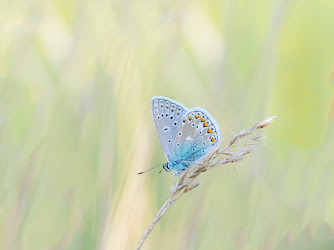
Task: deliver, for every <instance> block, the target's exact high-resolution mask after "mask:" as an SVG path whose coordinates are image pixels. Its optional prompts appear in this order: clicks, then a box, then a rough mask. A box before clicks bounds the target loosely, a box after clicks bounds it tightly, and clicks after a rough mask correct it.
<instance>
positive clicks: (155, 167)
mask: <svg viewBox="0 0 334 250" xmlns="http://www.w3.org/2000/svg"><path fill="white" fill-rule="evenodd" d="M161 165H164V163H163V164H159V165H156V166H154V167H153V168H156V167H159V166H161ZM153 168H150V169H147V170H145V171H143V172H139V173H137V174H143V173H146V172H148V171H150V170H152V169H153ZM161 171H162V169H161ZM161 171H160V172H161Z"/></svg>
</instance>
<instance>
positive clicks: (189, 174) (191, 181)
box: [136, 116, 276, 250]
mask: <svg viewBox="0 0 334 250" xmlns="http://www.w3.org/2000/svg"><path fill="white" fill-rule="evenodd" d="M275 117H276V116H270V117H268V118H267V119H265V120H264V121H262V122H258V123H256V124H255V125H254V126H253V127H251V128H250V129H249V130H245V129H243V130H242V131H241V132H239V133H238V134H236V135H235V136H234V137H233V138H232V140H230V142H229V143H228V144H227V145H226V146H225V147H224V148H223V149H221V150H219V149H218V150H217V151H216V152H214V153H213V154H212V155H209V156H208V157H207V158H206V159H205V160H204V161H203V162H201V163H194V164H193V165H194V166H190V167H188V168H187V169H186V171H184V173H183V174H182V176H181V178H180V180H179V181H178V183H176V186H175V188H173V190H172V192H171V193H170V195H169V197H168V199H167V201H166V202H165V204H164V205H163V206H162V207H161V208H160V210H159V211H158V213H157V214H156V216H155V217H154V220H153V222H152V224H151V225H150V226H149V227H148V228H146V230H145V231H144V233H143V235H142V237H141V238H140V239H139V240H138V243H137V248H136V249H137V250H139V249H141V247H142V246H143V244H144V243H145V241H146V240H147V237H148V236H149V234H150V233H151V232H152V230H153V228H154V226H155V225H156V224H157V223H158V222H159V221H160V219H161V218H162V216H163V215H164V214H166V213H167V211H168V210H169V209H170V208H171V207H172V206H173V205H174V204H175V203H176V202H177V200H178V199H179V198H180V197H181V196H182V195H184V194H185V193H187V192H189V191H191V190H193V189H194V188H196V187H197V186H199V185H200V182H199V181H198V180H197V177H198V176H199V175H200V174H202V173H204V172H206V171H208V170H210V169H212V168H215V167H218V166H221V165H224V164H227V163H233V166H234V168H235V164H236V163H237V162H239V161H242V160H243V159H244V158H245V156H246V155H248V154H249V153H252V152H254V150H255V149H257V148H258V146H257V145H255V143H256V142H259V141H262V140H265V139H266V137H263V136H256V137H254V138H251V139H250V140H248V141H246V142H245V143H244V144H243V145H241V146H239V147H236V146H235V144H236V143H237V142H238V141H239V140H241V139H243V138H245V137H247V136H249V135H251V134H253V133H254V132H255V131H256V130H259V129H263V128H265V127H267V126H268V125H270V124H271V123H272V122H273V121H274V118H275ZM235 149H239V150H238V152H234V151H235ZM224 155H225V156H226V155H227V156H228V157H227V158H224V157H223V156H224Z"/></svg>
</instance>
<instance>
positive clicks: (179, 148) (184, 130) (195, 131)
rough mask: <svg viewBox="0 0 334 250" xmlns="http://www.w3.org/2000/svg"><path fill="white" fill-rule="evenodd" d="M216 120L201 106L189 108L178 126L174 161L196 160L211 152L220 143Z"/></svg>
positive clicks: (190, 161)
mask: <svg viewBox="0 0 334 250" xmlns="http://www.w3.org/2000/svg"><path fill="white" fill-rule="evenodd" d="M221 140H222V138H221V135H220V128H219V125H218V123H217V122H216V120H215V119H214V118H213V117H212V116H211V115H210V114H209V112H207V111H206V110H204V109H203V108H200V107H195V108H191V109H190V110H189V111H188V113H187V114H186V115H185V116H184V117H183V118H182V120H181V124H180V126H179V128H178V131H177V134H176V138H175V142H174V148H173V157H174V160H175V161H181V162H189V163H192V162H194V161H196V160H198V162H200V161H201V159H203V158H205V157H206V156H207V155H209V154H211V153H213V152H214V151H215V150H216V149H217V148H218V147H219V145H220V143H221Z"/></svg>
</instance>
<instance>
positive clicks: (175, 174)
mask: <svg viewBox="0 0 334 250" xmlns="http://www.w3.org/2000/svg"><path fill="white" fill-rule="evenodd" d="M175 176H177V177H179V180H180V175H179V173H178V172H175V173H174V174H173V180H174V184H175V187H177V184H178V183H179V180H178V181H177V182H176V181H175Z"/></svg>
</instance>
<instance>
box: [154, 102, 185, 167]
mask: <svg viewBox="0 0 334 250" xmlns="http://www.w3.org/2000/svg"><path fill="white" fill-rule="evenodd" d="M186 113H188V109H187V108H186V107H184V106H183V105H182V104H180V103H178V102H176V101H174V100H171V99H169V98H167V97H162V96H156V97H153V98H152V116H153V121H154V125H155V128H156V130H157V133H158V136H159V139H160V144H161V147H162V149H163V151H164V154H165V156H166V158H167V159H168V160H169V161H170V160H171V159H172V158H174V157H173V155H172V154H173V152H172V150H173V145H174V144H175V143H174V141H175V137H176V133H177V131H178V128H179V125H180V123H181V120H182V118H183V117H184V116H185V114H186Z"/></svg>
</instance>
